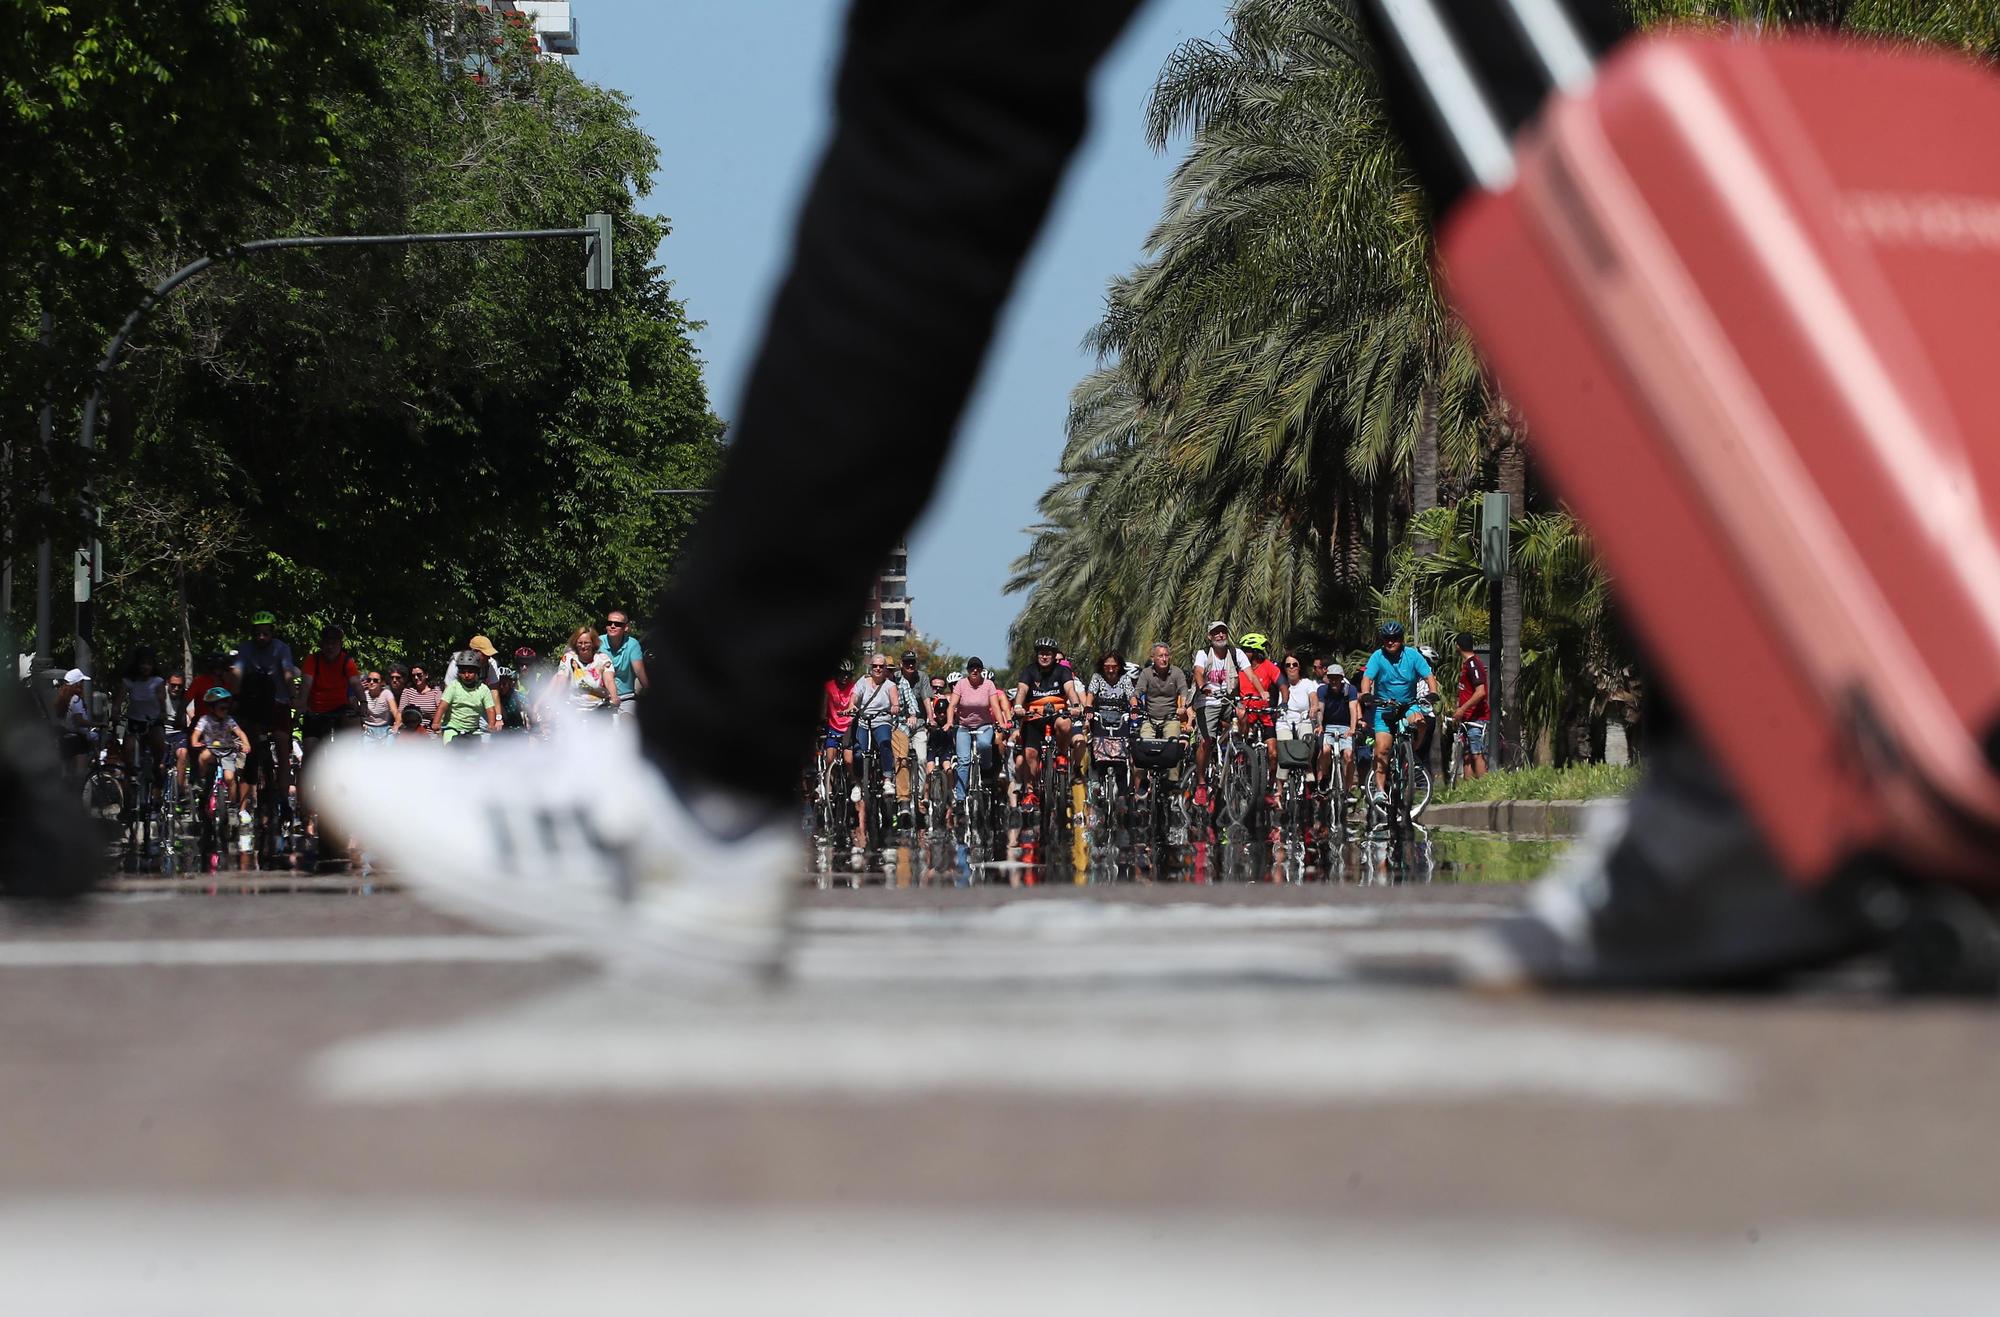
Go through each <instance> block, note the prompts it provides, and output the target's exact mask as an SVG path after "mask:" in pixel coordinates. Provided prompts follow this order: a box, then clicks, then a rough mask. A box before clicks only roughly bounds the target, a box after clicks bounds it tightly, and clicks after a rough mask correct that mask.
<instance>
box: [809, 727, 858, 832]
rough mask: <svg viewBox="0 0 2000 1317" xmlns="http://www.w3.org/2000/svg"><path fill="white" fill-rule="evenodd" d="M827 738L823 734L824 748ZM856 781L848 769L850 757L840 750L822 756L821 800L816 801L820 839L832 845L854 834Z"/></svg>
mask: <svg viewBox="0 0 2000 1317" xmlns="http://www.w3.org/2000/svg"><path fill="white" fill-rule="evenodd" d="M826 739H827V734H826V733H825V732H824V731H822V733H821V735H820V744H821V745H822V746H824V745H825V744H826ZM853 786H854V783H853V780H852V778H851V776H850V770H849V769H848V766H847V756H846V755H845V754H843V753H841V751H840V750H839V749H836V750H835V751H834V753H833V754H832V755H830V756H829V755H824V754H823V755H821V756H820V760H819V796H818V799H817V801H816V804H817V810H816V813H817V815H818V824H819V831H820V835H821V836H823V837H825V838H826V839H827V840H829V841H832V840H833V839H835V838H836V837H838V836H840V835H842V834H843V833H847V834H850V835H851V833H852V831H853V828H854V824H855V820H854V802H853V801H852V800H851V799H850V796H851V795H852V793H853Z"/></svg>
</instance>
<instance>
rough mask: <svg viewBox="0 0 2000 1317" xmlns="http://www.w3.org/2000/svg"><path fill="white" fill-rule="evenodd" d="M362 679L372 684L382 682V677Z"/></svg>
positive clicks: (375, 684) (377, 684)
mask: <svg viewBox="0 0 2000 1317" xmlns="http://www.w3.org/2000/svg"><path fill="white" fill-rule="evenodd" d="M361 680H362V681H364V682H366V683H368V684H369V685H371V686H380V685H381V684H382V679H381V678H380V677H363V678H362V679H361Z"/></svg>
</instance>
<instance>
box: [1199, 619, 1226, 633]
mask: <svg viewBox="0 0 2000 1317" xmlns="http://www.w3.org/2000/svg"><path fill="white" fill-rule="evenodd" d="M1227 630H1229V623H1227V622H1210V623H1209V624H1208V630H1206V631H1204V632H1202V634H1203V635H1205V636H1212V635H1214V634H1215V633H1216V632H1218V631H1227Z"/></svg>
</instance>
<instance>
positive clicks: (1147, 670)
mask: <svg viewBox="0 0 2000 1317" xmlns="http://www.w3.org/2000/svg"><path fill="white" fill-rule="evenodd" d="M1132 691H1133V693H1134V694H1135V695H1137V696H1138V697H1139V699H1140V700H1141V701H1142V702H1143V707H1142V709H1141V710H1140V713H1141V719H1140V722H1139V735H1140V736H1142V737H1144V738H1146V739H1148V740H1155V741H1171V740H1174V739H1175V738H1177V737H1179V736H1180V735H1181V733H1182V731H1183V730H1184V729H1185V728H1186V727H1187V721H1188V716H1187V710H1188V679H1187V673H1185V672H1182V671H1181V670H1180V668H1179V667H1177V666H1176V665H1175V663H1174V652H1173V651H1172V650H1171V649H1168V648H1167V646H1166V642H1164V641H1155V642H1153V652H1152V662H1150V663H1148V664H1147V665H1146V666H1145V667H1143V668H1141V669H1139V675H1138V676H1136V677H1134V678H1133V679H1132Z"/></svg>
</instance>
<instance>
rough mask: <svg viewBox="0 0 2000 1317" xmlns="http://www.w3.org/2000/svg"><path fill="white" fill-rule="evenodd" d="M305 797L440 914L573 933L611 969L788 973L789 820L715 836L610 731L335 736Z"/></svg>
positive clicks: (625, 731)
mask: <svg viewBox="0 0 2000 1317" xmlns="http://www.w3.org/2000/svg"><path fill="white" fill-rule="evenodd" d="M308 786H309V789H310V790H311V791H312V793H313V797H314V801H315V803H316V804H317V806H318V808H319V809H320V810H321V811H322V812H323V813H325V814H326V816H327V818H328V819H329V820H330V821H331V822H333V823H334V824H335V825H336V826H337V827H339V828H340V829H341V830H342V831H344V832H346V833H347V834H348V835H350V836H352V837H354V838H356V839H357V840H359V841H360V842H361V843H362V844H363V845H365V846H367V847H368V848H369V850H370V851H371V852H372V853H373V855H374V857H375V858H376V860H377V861H378V862H379V863H380V864H381V866H382V867H383V868H384V869H386V870H388V871H390V872H393V873H394V874H395V875H396V876H397V877H398V878H400V879H401V880H402V881H403V882H404V883H406V884H407V885H408V886H409V887H410V889H411V890H412V891H414V892H416V893H417V894H418V895H419V896H421V897H423V898H424V899H426V900H428V901H429V902H431V903H432V904H434V905H436V906H438V907H439V908H441V909H444V910H446V911H448V912H450V913H453V914H459V915H463V916H465V917H467V918H469V919H473V920H476V921H479V922H484V923H492V924H498V925H500V926H502V927H504V928H507V929H509V930H511V931H518V932H531V933H554V934H558V935H562V936H568V937H574V938H577V939H578V940H579V941H580V942H581V943H582V947H583V950H584V951H586V952H587V953H589V954H591V955H594V956H595V957H597V958H598V959H600V960H602V961H604V962H606V963H607V964H612V965H615V966H617V967H619V968H624V969H636V970H639V971H641V972H644V973H648V974H659V975H665V976H667V977H670V978H675V979H683V980H692V981H697V982H699V981H724V982H728V981H742V980H747V979H758V978H769V977H772V976H773V975H775V974H776V973H777V972H778V971H779V970H780V969H781V968H782V959H783V955H784V946H785V936H786V926H787V918H786V914H787V909H788V907H789V905H790V901H791V890H792V887H793V886H794V885H795V883H796V881H797V880H798V878H799V877H800V875H802V874H804V873H805V872H806V868H807V866H806V862H805V856H804V854H803V850H804V844H803V841H802V839H801V837H800V833H799V829H798V827H797V826H796V825H795V824H794V823H793V822H792V821H791V818H790V815H789V813H787V812H785V811H782V810H781V811H779V812H778V814H777V815H776V816H775V817H774V818H772V819H771V820H770V821H768V822H765V823H762V824H760V825H757V826H756V827H754V828H752V830H751V831H749V832H748V833H747V834H745V835H743V836H741V837H739V838H737V839H735V840H729V841H724V840H719V839H718V838H717V837H716V836H715V835H714V834H713V833H712V832H711V831H710V830H709V829H708V828H706V827H704V826H703V825H702V823H701V822H699V821H698V820H697V819H696V818H695V817H694V816H693V815H692V814H690V813H689V811H688V807H687V805H686V804H685V803H684V802H683V800H682V799H681V797H680V796H679V794H678V793H677V792H676V791H675V790H674V788H673V787H672V786H670V785H669V784H668V782H667V780H666V778H665V777H664V776H663V775H662V774H661V773H660V772H659V770H658V769H657V768H655V767H654V766H653V765H652V763H651V761H649V760H647V759H646V758H644V757H643V756H642V755H641V754H640V753H639V749H638V739H637V738H636V737H634V736H632V735H630V729H629V728H620V729H613V728H611V727H610V725H609V720H606V722H605V723H604V724H603V725H595V724H585V723H576V724H571V725H567V726H565V727H564V728H562V730H561V731H560V733H559V734H558V735H557V736H556V737H555V738H553V739H552V740H550V741H548V742H537V741H533V740H529V739H527V738H507V739H505V740H503V741H502V743H500V744H497V745H492V746H489V747H487V748H486V751H485V753H483V754H478V755H466V754H463V753H461V752H458V751H455V750H449V749H446V748H444V747H442V746H439V745H435V744H431V743H423V744H419V745H414V746H408V747H404V746H398V747H397V748H396V753H394V754H388V755H382V754H369V753H367V752H366V749H365V747H363V746H361V745H360V744H358V743H356V742H354V741H352V740H348V741H338V740H337V741H335V742H334V743H333V744H331V745H329V746H328V747H326V748H325V749H323V750H321V751H320V753H319V754H318V755H317V756H315V758H314V762H313V773H312V778H311V781H310V782H309V783H308Z"/></svg>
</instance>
